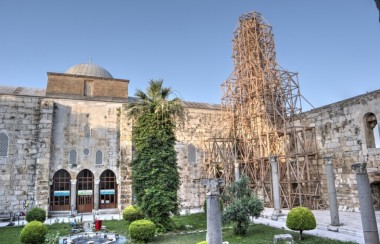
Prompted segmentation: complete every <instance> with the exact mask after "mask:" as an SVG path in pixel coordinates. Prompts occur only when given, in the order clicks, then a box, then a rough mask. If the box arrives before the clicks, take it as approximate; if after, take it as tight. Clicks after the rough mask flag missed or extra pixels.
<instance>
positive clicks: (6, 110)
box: [0, 95, 42, 214]
mask: <svg viewBox="0 0 380 244" xmlns="http://www.w3.org/2000/svg"><path fill="white" fill-rule="evenodd" d="M41 102H42V99H41V98H38V97H20V96H12V95H7V96H0V132H2V133H5V134H6V135H7V136H8V142H9V144H8V145H7V147H8V148H7V149H8V156H7V157H2V158H0V182H1V184H0V214H8V213H9V211H19V210H24V204H25V203H28V202H29V203H33V202H34V201H35V194H34V193H35V180H36V171H37V159H38V158H39V156H40V155H41V153H42V152H41V151H39V138H40V132H39V130H40V120H41V113H40V106H41ZM21 111H22V112H21ZM2 146H4V145H2Z"/></svg>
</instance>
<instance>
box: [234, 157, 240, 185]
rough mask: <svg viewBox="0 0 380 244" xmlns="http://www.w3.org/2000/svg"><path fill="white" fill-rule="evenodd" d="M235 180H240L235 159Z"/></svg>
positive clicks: (238, 168)
mask: <svg viewBox="0 0 380 244" xmlns="http://www.w3.org/2000/svg"><path fill="white" fill-rule="evenodd" d="M234 165H235V182H238V181H239V180H240V165H239V163H238V162H237V160H236V159H235V163H234Z"/></svg>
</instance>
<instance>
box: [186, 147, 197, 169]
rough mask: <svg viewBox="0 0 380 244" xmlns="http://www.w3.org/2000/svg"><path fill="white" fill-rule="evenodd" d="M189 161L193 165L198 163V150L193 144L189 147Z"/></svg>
mask: <svg viewBox="0 0 380 244" xmlns="http://www.w3.org/2000/svg"><path fill="white" fill-rule="evenodd" d="M187 161H188V163H189V164H191V165H194V164H196V163H197V149H196V148H195V146H194V145H193V144H189V145H188V146H187Z"/></svg>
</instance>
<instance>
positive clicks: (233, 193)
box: [222, 175, 264, 235]
mask: <svg viewBox="0 0 380 244" xmlns="http://www.w3.org/2000/svg"><path fill="white" fill-rule="evenodd" d="M224 197H225V198H226V199H228V202H229V203H230V204H229V205H228V206H227V207H226V209H225V210H224V212H223V217H222V219H223V222H225V223H231V222H233V223H234V234H235V235H245V234H246V233H247V230H248V227H249V223H250V218H251V217H255V218H257V217H259V216H260V213H261V212H262V211H263V210H264V205H263V202H262V201H261V200H260V199H259V198H258V197H257V196H256V195H255V194H253V193H252V189H251V188H250V183H249V179H248V177H247V176H245V175H243V176H242V177H241V178H240V180H239V181H237V182H233V183H232V184H231V185H229V186H227V187H226V189H225V192H224Z"/></svg>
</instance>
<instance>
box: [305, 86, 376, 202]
mask: <svg viewBox="0 0 380 244" xmlns="http://www.w3.org/2000/svg"><path fill="white" fill-rule="evenodd" d="M368 113H374V114H375V115H376V117H377V118H380V91H374V92H371V93H368V94H365V95H361V96H358V97H354V98H351V99H347V100H344V101H341V102H337V103H334V104H331V105H328V106H324V107H321V108H317V109H313V110H311V111H309V112H306V113H305V115H306V118H307V119H306V125H307V126H315V127H316V139H317V145H318V153H319V158H320V162H319V165H321V168H320V174H321V181H322V182H321V183H322V192H323V195H322V197H323V200H324V201H325V203H326V205H328V193H327V186H326V173H325V167H324V162H323V157H324V156H333V160H332V163H333V167H334V172H335V176H336V181H335V184H336V189H337V196H338V204H339V205H341V206H347V208H348V209H355V208H358V206H359V200H358V192H357V187H356V184H357V183H356V176H355V174H354V173H353V171H352V170H351V165H352V164H354V163H358V162H364V161H365V160H367V155H368V166H367V167H368V172H369V177H370V181H371V182H375V181H380V177H378V176H377V174H378V173H380V148H368V145H367V142H366V133H365V131H366V124H365V119H364V118H365V115H366V114H368Z"/></svg>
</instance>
